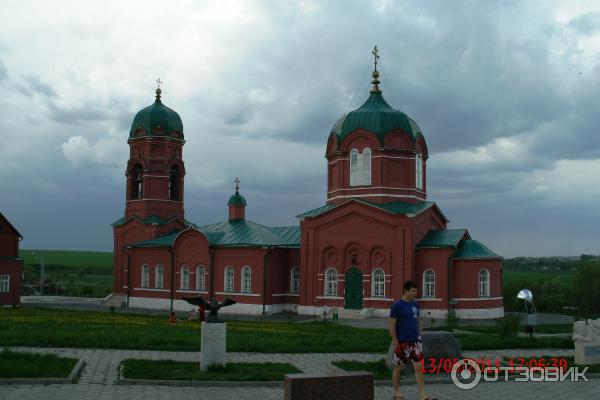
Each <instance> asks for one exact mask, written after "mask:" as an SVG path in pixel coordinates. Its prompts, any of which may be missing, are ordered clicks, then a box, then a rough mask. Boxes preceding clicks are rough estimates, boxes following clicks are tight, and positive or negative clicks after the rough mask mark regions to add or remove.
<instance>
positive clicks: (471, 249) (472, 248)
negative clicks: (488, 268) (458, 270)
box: [454, 239, 502, 259]
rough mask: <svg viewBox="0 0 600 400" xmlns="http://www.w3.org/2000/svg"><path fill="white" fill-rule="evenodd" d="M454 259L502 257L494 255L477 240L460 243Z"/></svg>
mask: <svg viewBox="0 0 600 400" xmlns="http://www.w3.org/2000/svg"><path fill="white" fill-rule="evenodd" d="M454 258H455V259H457V258H458V259H460V258H467V259H472V258H502V256H499V255H498V254H496V253H494V252H493V251H491V250H490V249H488V248H487V247H485V245H484V244H483V243H481V242H478V241H477V240H472V239H467V240H463V241H462V242H461V244H460V246H459V247H458V250H457V252H456V254H455V255H454Z"/></svg>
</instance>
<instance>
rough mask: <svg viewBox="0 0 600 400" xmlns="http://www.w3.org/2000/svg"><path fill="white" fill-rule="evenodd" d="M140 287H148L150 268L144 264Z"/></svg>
mask: <svg viewBox="0 0 600 400" xmlns="http://www.w3.org/2000/svg"><path fill="white" fill-rule="evenodd" d="M142 287H143V288H147V287H150V268H149V267H148V266H147V265H145V264H144V265H143V266H142Z"/></svg>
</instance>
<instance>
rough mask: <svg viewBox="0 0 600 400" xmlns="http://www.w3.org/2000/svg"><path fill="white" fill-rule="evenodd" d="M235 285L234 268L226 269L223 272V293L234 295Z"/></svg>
mask: <svg viewBox="0 0 600 400" xmlns="http://www.w3.org/2000/svg"><path fill="white" fill-rule="evenodd" d="M234 283H235V276H234V271H233V267H231V266H228V267H225V270H224V271H223V292H227V293H233V292H234V290H235V286H234Z"/></svg>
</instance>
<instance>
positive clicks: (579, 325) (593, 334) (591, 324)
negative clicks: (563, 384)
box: [573, 319, 600, 365]
mask: <svg viewBox="0 0 600 400" xmlns="http://www.w3.org/2000/svg"><path fill="white" fill-rule="evenodd" d="M573 341H574V342H575V364H579V365H588V364H600V319H596V320H592V319H588V320H587V321H577V322H575V323H574V324H573Z"/></svg>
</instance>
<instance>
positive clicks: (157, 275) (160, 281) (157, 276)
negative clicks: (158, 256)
mask: <svg viewBox="0 0 600 400" xmlns="http://www.w3.org/2000/svg"><path fill="white" fill-rule="evenodd" d="M164 271H165V269H164V267H163V266H162V265H161V264H157V265H156V267H155V269H154V287H155V288H156V289H162V288H163V286H164V285H165V283H164V282H165V280H164V277H165V275H164Z"/></svg>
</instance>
